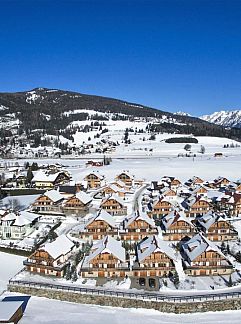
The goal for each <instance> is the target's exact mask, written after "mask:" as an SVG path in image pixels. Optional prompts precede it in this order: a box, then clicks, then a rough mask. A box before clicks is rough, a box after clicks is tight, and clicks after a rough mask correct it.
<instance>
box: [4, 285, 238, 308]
mask: <svg viewBox="0 0 241 324" xmlns="http://www.w3.org/2000/svg"><path fill="white" fill-rule="evenodd" d="M9 285H10V287H11V286H23V287H27V288H37V289H38V288H40V289H51V290H52V289H53V290H58V291H61V290H62V291H65V292H66V291H68V292H75V293H80V294H88V295H99V296H109V297H121V298H129V299H137V300H145V301H148V300H149V301H156V302H172V303H188V302H204V301H214V300H227V299H238V298H240V297H241V288H240V291H232V292H220V293H219V292H216V293H207V294H195V295H180V296H179V295H177V296H174V295H173V296H172V295H162V294H161V293H158V292H157V293H150V292H130V291H117V290H110V289H104V288H102V289H101V288H84V287H78V286H74V285H70V286H67V285H60V284H50V283H43V282H30V281H22V280H10V281H9Z"/></svg>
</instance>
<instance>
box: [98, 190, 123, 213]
mask: <svg viewBox="0 0 241 324" xmlns="http://www.w3.org/2000/svg"><path fill="white" fill-rule="evenodd" d="M100 207H101V208H102V209H104V210H105V211H107V212H108V213H109V214H111V215H112V216H122V215H126V214H127V207H126V206H125V205H124V201H123V200H122V199H121V198H120V197H118V196H116V195H112V196H109V197H107V198H104V199H103V200H102V202H101V205H100Z"/></svg>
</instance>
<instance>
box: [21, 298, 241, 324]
mask: <svg viewBox="0 0 241 324" xmlns="http://www.w3.org/2000/svg"><path fill="white" fill-rule="evenodd" d="M240 318H241V311H225V312H209V313H196V314H181V315H176V314H166V313H160V312H158V311H155V310H147V309H134V308H130V309H123V308H117V307H104V306H93V305H80V304H73V303H67V302H60V301H56V300H49V299H46V298H39V297H32V298H31V299H30V302H29V304H28V307H27V309H26V313H25V315H24V317H23V318H22V320H21V321H20V322H19V323H20V324H32V323H36V324H41V323H45V324H59V323H63V324H67V323H72V324H80V323H81V324H92V323H96V324H97V323H98V324H99V323H103V324H121V323H125V324H144V323H148V324H160V323H161V324H174V323H182V324H188V323H189V324H191V323H193V324H194V323H195V324H211V323H218V324H236V323H240Z"/></svg>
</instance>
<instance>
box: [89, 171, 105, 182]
mask: <svg viewBox="0 0 241 324" xmlns="http://www.w3.org/2000/svg"><path fill="white" fill-rule="evenodd" d="M91 174H93V175H95V176H96V177H98V178H99V179H100V180H103V179H104V178H105V176H104V175H103V174H100V173H99V171H95V170H93V171H91V172H89V173H88V174H86V175H85V177H84V179H86V178H87V177H88V176H90V175H91Z"/></svg>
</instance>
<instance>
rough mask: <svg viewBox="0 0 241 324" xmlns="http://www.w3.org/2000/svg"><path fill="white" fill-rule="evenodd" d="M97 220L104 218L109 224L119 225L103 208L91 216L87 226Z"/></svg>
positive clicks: (112, 225)
mask: <svg viewBox="0 0 241 324" xmlns="http://www.w3.org/2000/svg"><path fill="white" fill-rule="evenodd" d="M95 220H102V221H104V222H106V223H107V224H109V225H110V226H111V227H117V226H118V225H117V224H116V222H115V220H114V218H113V216H111V215H110V214H109V213H108V212H107V211H106V210H104V209H102V210H100V211H99V213H98V214H97V215H96V216H94V217H91V218H90V219H89V221H88V223H87V224H86V226H88V225H89V224H91V223H92V222H93V221H95Z"/></svg>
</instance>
